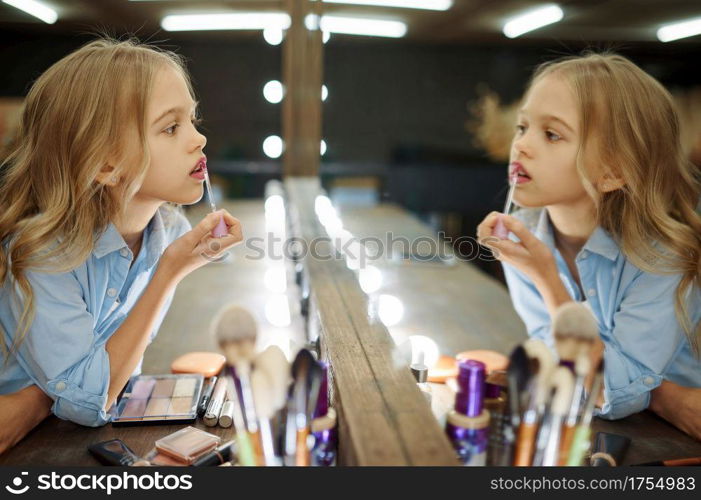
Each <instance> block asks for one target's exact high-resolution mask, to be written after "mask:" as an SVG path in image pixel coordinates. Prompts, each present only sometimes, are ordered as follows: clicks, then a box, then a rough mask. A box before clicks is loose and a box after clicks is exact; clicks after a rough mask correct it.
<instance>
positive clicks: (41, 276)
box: [0, 206, 190, 426]
mask: <svg viewBox="0 0 701 500" xmlns="http://www.w3.org/2000/svg"><path fill="white" fill-rule="evenodd" d="M189 229H190V224H189V223H188V222H187V220H186V219H185V217H184V216H183V215H182V214H180V213H179V212H178V211H177V210H176V209H174V208H172V207H170V206H163V207H161V208H160V209H159V210H158V211H157V212H156V214H155V216H154V217H153V218H152V219H151V221H150V222H149V224H148V226H147V228H146V230H145V231H144V235H143V241H142V245H141V250H140V251H139V254H138V255H137V257H136V261H135V262H134V263H133V265H132V266H131V268H130V265H131V262H132V260H133V255H132V253H131V251H130V250H129V247H128V246H127V244H126V243H125V242H124V239H123V238H122V236H121V235H120V234H119V232H118V231H117V229H116V228H115V226H114V225H112V224H110V225H109V226H108V227H107V229H106V230H105V232H104V233H103V234H102V235H101V236H100V237H99V238H98V239H97V240H96V243H95V246H94V249H93V251H92V254H91V255H90V256H89V257H88V259H87V260H86V261H85V262H83V263H82V264H81V265H80V266H78V267H77V268H75V269H73V270H71V271H69V272H65V273H46V272H28V273H27V276H28V278H29V281H30V283H31V285H32V289H33V291H34V300H35V302H34V303H35V310H36V316H35V318H34V321H33V323H32V325H31V327H30V329H29V331H28V332H27V335H26V336H25V338H24V340H23V342H22V344H21V346H20V349H19V350H18V351H17V353H16V354H15V355H13V356H10V358H9V359H8V360H7V362H6V363H4V364H3V365H2V366H1V367H0V394H7V393H11V392H15V391H18V390H20V389H23V388H25V387H27V386H30V385H32V384H36V385H37V386H39V387H40V388H41V389H42V390H43V391H44V392H45V393H46V394H48V395H49V396H50V397H51V398H52V399H53V400H54V404H53V407H52V411H53V413H54V414H55V415H56V416H57V417H59V418H62V419H65V420H71V421H73V422H76V423H78V424H82V425H89V426H99V425H103V424H105V423H106V422H107V421H108V419H109V415H108V414H107V412H106V411H105V408H104V406H105V404H106V402H107V389H108V388H109V383H110V360H109V356H108V355H107V352H106V351H105V344H106V343H107V341H108V340H109V338H110V337H111V336H112V334H113V333H114V332H115V331H116V330H117V328H119V326H120V325H121V324H122V322H123V321H124V320H125V319H126V317H127V315H128V314H129V311H130V310H131V308H132V307H133V306H134V304H135V302H136V301H137V300H138V299H139V297H140V296H141V294H142V293H143V291H144V289H145V288H146V286H147V284H148V282H149V281H150V279H151V276H152V275H153V273H154V271H155V269H156V266H157V264H158V260H159V258H160V256H161V254H162V253H163V251H164V250H165V248H166V247H167V246H168V245H169V244H170V243H171V242H172V241H173V240H175V239H177V238H178V237H180V236H181V235H182V234H183V233H185V232H187V231H188V230H189ZM11 286H12V284H11V282H10V278H8V279H7V280H6V282H5V283H4V285H3V287H2V289H0V326H1V327H2V330H3V333H4V338H3V340H4V342H5V346H7V347H8V349H9V347H10V346H11V345H12V342H13V339H14V335H15V329H16V327H17V322H18V319H19V313H20V312H21V308H20V307H18V304H17V299H16V297H13V296H12V295H13V294H12V293H11ZM171 299H172V296H171V297H169V299H168V302H167V304H166V306H165V307H164V308H163V310H162V311H161V313H160V315H159V317H158V319H157V321H156V325H155V328H154V331H153V333H152V334H151V340H153V338H154V337H155V335H156V332H157V331H158V328H159V326H160V325H161V322H162V321H163V317H164V316H165V313H166V311H167V310H168V306H169V305H170V301H171ZM0 362H1V360H0ZM140 372H141V362H139V365H138V366H137V368H136V370H135V372H134V373H135V374H138V373H140Z"/></svg>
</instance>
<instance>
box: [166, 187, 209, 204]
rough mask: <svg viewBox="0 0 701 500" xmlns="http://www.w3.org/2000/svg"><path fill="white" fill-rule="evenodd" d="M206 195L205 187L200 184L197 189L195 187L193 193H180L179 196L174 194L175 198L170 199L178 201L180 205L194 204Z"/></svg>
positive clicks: (174, 201)
mask: <svg viewBox="0 0 701 500" xmlns="http://www.w3.org/2000/svg"><path fill="white" fill-rule="evenodd" d="M203 196H204V188H203V187H202V185H201V184H200V185H199V186H198V188H197V189H194V190H193V191H192V192H191V193H179V196H174V197H173V199H171V200H168V201H170V202H171V203H177V204H178V205H194V204H195V203H197V202H198V201H200V200H201V199H202V197H203Z"/></svg>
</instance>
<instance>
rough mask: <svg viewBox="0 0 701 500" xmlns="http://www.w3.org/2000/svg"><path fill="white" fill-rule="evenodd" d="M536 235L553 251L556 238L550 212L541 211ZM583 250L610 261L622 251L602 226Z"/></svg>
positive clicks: (595, 230)
mask: <svg viewBox="0 0 701 500" xmlns="http://www.w3.org/2000/svg"><path fill="white" fill-rule="evenodd" d="M535 235H536V236H537V237H538V239H540V240H541V241H542V242H543V243H545V244H546V245H548V246H549V247H550V248H551V249H554V248H555V236H554V234H553V228H552V223H551V222H550V217H549V215H548V210H547V209H546V208H543V209H542V210H541V211H540V216H539V218H538V223H537V225H536V228H535ZM582 250H587V251H588V252H591V253H595V254H597V255H601V256H602V257H605V258H607V259H609V260H616V258H617V257H618V255H619V253H620V249H619V248H618V245H617V244H616V242H615V241H614V240H613V238H611V236H610V235H609V233H608V232H606V230H604V229H603V228H602V227H601V226H596V228H595V229H594V231H593V232H592V233H591V235H590V236H589V239H588V240H587V242H586V243H585V244H584V246H583V247H582Z"/></svg>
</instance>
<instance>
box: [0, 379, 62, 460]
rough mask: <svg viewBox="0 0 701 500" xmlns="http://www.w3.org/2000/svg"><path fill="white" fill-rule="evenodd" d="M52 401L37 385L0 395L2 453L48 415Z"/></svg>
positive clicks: (0, 452)
mask: <svg viewBox="0 0 701 500" xmlns="http://www.w3.org/2000/svg"><path fill="white" fill-rule="evenodd" d="M52 403H53V401H52V400H51V398H50V397H49V396H47V395H46V394H45V393H44V392H43V391H42V390H41V389H39V387H37V386H36V385H30V386H29V387H26V388H24V389H22V390H21V391H18V392H15V393H12V394H6V395H3V396H0V454H2V453H3V452H4V451H5V450H7V449H9V448H11V447H12V446H14V445H15V444H16V443H17V442H18V441H20V440H21V439H22V438H23V437H24V436H25V435H26V434H27V433H28V432H29V431H31V430H32V429H33V428H34V427H36V426H37V425H38V424H39V423H40V422H41V421H42V420H44V419H45V418H46V417H48V416H49V414H50V413H51V404H52Z"/></svg>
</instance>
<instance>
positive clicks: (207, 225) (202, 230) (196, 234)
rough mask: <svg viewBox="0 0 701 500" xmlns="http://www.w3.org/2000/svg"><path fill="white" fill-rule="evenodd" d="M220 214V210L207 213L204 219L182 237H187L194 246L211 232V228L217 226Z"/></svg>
mask: <svg viewBox="0 0 701 500" xmlns="http://www.w3.org/2000/svg"><path fill="white" fill-rule="evenodd" d="M221 215H222V214H221V213H220V211H216V212H212V213H210V214H207V215H206V216H205V218H204V219H202V220H201V221H200V222H198V223H197V225H196V226H195V227H193V228H192V229H191V230H190V231H189V232H188V233H187V234H185V235H184V238H187V239H188V240H189V242H190V243H191V244H192V246H193V247H194V246H196V245H197V244H198V243H199V242H200V241H202V239H203V238H204V237H205V236H207V235H208V234H209V233H211V232H212V229H214V228H215V227H217V224H219V220H220V219H221Z"/></svg>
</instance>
